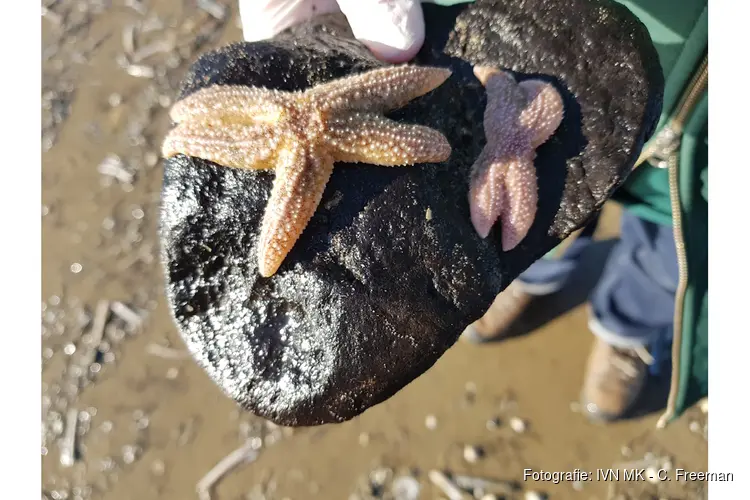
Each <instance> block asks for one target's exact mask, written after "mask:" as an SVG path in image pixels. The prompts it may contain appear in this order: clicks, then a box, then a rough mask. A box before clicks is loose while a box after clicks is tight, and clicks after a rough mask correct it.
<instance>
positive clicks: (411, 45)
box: [239, 0, 424, 63]
mask: <svg viewBox="0 0 750 500" xmlns="http://www.w3.org/2000/svg"><path fill="white" fill-rule="evenodd" d="M239 4H240V17H241V18H242V31H243V33H244V36H245V40H247V41H249V42H254V41H258V40H264V39H267V38H271V37H273V36H274V35H276V34H277V33H279V32H281V31H283V30H285V29H286V28H289V27H290V26H293V25H295V24H298V23H300V22H303V21H305V20H307V19H310V18H312V17H314V16H317V15H319V14H329V13H332V12H338V11H341V12H343V13H344V15H345V16H346V17H347V19H348V20H349V25H350V26H351V27H352V31H353V32H354V36H356V37H357V39H358V40H360V41H361V42H362V43H364V44H365V45H366V46H367V47H368V48H369V49H370V50H371V51H372V52H373V54H375V56H376V57H378V58H379V59H381V60H384V61H388V62H391V63H401V62H405V61H408V60H409V59H411V58H412V57H414V56H415V55H416V53H417V52H419V49H420V48H421V47H422V43H423V42H424V18H423V16H422V6H421V4H420V2H419V0H239Z"/></svg>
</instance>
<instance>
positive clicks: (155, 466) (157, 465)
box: [151, 460, 165, 476]
mask: <svg viewBox="0 0 750 500" xmlns="http://www.w3.org/2000/svg"><path fill="white" fill-rule="evenodd" d="M164 469H165V467H164V462H162V461H161V460H154V461H153V462H151V473H152V474H153V475H154V476H163V475H164Z"/></svg>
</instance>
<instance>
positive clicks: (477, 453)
mask: <svg viewBox="0 0 750 500" xmlns="http://www.w3.org/2000/svg"><path fill="white" fill-rule="evenodd" d="M482 456H484V450H482V448H480V447H479V446H474V445H470V444H467V445H466V446H464V460H466V461H467V462H469V463H470V464H474V463H477V462H478V461H479V459H481V458H482Z"/></svg>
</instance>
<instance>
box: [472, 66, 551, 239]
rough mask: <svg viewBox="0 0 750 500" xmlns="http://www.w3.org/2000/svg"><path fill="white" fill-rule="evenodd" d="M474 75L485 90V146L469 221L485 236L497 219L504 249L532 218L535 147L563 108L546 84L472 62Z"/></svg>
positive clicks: (476, 167)
mask: <svg viewBox="0 0 750 500" xmlns="http://www.w3.org/2000/svg"><path fill="white" fill-rule="evenodd" d="M474 74H475V75H476V77H477V78H478V79H479V81H480V82H482V85H484V86H485V87H486V89H487V107H486V109H485V111H484V133H485V136H486V137H487V145H486V146H485V147H484V149H483V150H482V152H481V153H480V154H479V158H477V160H476V162H475V163H474V165H473V167H472V173H471V182H470V188H469V207H470V211H471V222H472V224H473V225H474V229H476V231H477V233H478V234H479V236H481V237H482V238H486V237H487V235H488V234H489V232H490V229H492V226H493V225H494V224H495V222H496V221H497V219H501V221H502V234H501V244H502V248H503V250H505V251H508V250H510V249H512V248H514V247H515V246H516V245H518V243H520V242H521V240H522V239H523V238H524V237H525V236H526V234H527V233H528V231H529V228H530V227H531V224H532V223H533V222H534V217H535V215H536V207H537V180H536V171H535V169H534V157H535V156H536V154H535V152H534V151H535V149H536V148H538V147H539V146H540V145H541V144H543V143H544V142H546V141H547V140H548V139H549V138H550V136H551V135H552V134H553V133H554V132H555V130H557V127H558V126H559V125H560V122H561V121H562V118H563V112H564V107H563V102H562V98H561V97H560V94H559V93H558V92H557V90H555V88H554V87H553V86H552V85H551V84H549V83H546V82H543V81H540V80H525V81H523V82H521V83H516V81H515V79H514V78H513V76H512V75H511V74H510V73H507V72H504V71H500V70H497V69H494V68H488V67H483V66H476V67H475V68H474Z"/></svg>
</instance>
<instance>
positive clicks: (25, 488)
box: [0, 2, 42, 498]
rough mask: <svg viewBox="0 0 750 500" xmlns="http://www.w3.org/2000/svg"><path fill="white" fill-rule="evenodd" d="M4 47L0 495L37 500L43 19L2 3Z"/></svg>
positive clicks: (28, 6)
mask: <svg viewBox="0 0 750 500" xmlns="http://www.w3.org/2000/svg"><path fill="white" fill-rule="evenodd" d="M5 5H6V10H5V13H4V16H5V22H4V23H3V29H2V30H0V47H2V51H3V54H2V61H3V66H2V73H3V77H2V78H1V79H0V82H1V85H2V94H0V95H2V97H3V99H2V102H3V105H2V120H0V137H1V138H2V156H3V157H2V175H3V195H2V196H1V197H0V204H1V205H2V207H1V208H0V209H1V210H2V215H3V225H2V233H1V234H2V236H1V237H0V238H2V244H1V245H0V252H2V253H1V255H0V262H2V272H3V279H2V286H1V287H0V300H1V302H0V304H2V309H3V310H4V311H5V315H4V318H3V319H4V321H3V324H2V337H3V347H4V349H3V359H2V362H0V377H1V378H0V380H2V384H3V387H2V408H3V409H2V411H1V412H0V428H2V429H3V430H4V432H3V434H4V439H5V440H6V444H5V445H4V446H3V448H4V450H3V453H0V470H2V471H3V472H4V474H3V475H4V477H5V478H6V479H5V480H4V481H3V496H4V497H7V498H39V494H40V490H39V484H40V478H41V454H40V450H41V433H40V427H39V426H40V415H41V401H40V387H41V383H42V382H41V347H40V346H41V334H40V328H41V326H40V317H41V316H40V315H41V309H40V298H41V271H40V269H41V220H42V214H41V205H42V204H41V194H40V193H41V185H40V172H41V138H40V130H41V106H40V102H41V59H40V55H41V53H42V43H41V22H42V20H41V17H40V12H39V9H40V4H39V3H37V2H13V3H12V4H5Z"/></svg>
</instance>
